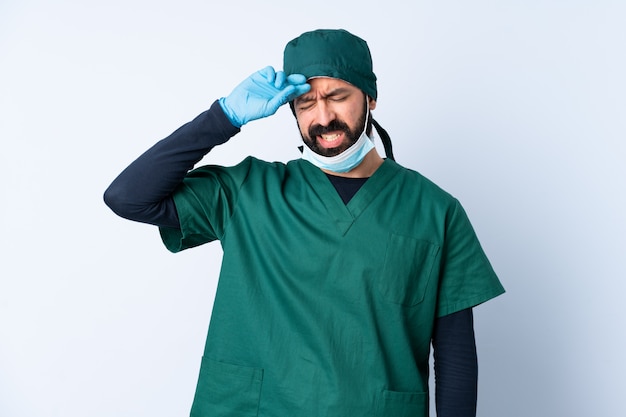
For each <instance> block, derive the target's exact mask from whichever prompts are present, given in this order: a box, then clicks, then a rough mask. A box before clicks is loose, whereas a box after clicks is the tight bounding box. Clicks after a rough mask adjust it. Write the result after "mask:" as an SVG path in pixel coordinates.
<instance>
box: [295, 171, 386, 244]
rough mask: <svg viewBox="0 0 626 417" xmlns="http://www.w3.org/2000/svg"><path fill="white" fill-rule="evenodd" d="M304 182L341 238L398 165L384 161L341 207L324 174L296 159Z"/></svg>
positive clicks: (338, 197) (340, 200)
mask: <svg viewBox="0 0 626 417" xmlns="http://www.w3.org/2000/svg"><path fill="white" fill-rule="evenodd" d="M299 161H300V166H301V167H302V174H303V176H304V180H305V181H306V182H307V183H308V184H309V185H310V186H311V188H313V190H314V191H315V192H316V193H317V194H318V196H319V198H320V200H321V201H322V203H323V204H324V206H325V207H326V210H327V211H328V213H329V214H330V216H331V218H333V220H334V221H335V223H336V224H337V227H338V229H339V232H340V233H341V234H342V235H345V234H346V233H347V232H348V230H350V227H352V225H353V224H354V222H355V221H356V219H358V218H359V216H360V215H361V214H362V213H363V211H365V209H366V208H367V206H369V204H370V203H371V202H372V201H373V200H374V198H376V196H377V195H378V194H379V192H380V190H381V189H382V188H383V187H384V186H385V185H386V184H388V183H389V182H390V181H391V179H392V178H393V175H394V172H396V171H397V169H398V165H397V164H396V163H395V162H393V161H391V160H390V159H385V160H384V161H383V163H382V164H381V165H380V166H379V167H378V169H377V170H376V171H375V172H374V174H372V176H371V177H370V178H368V180H367V181H365V184H363V186H362V187H361V188H360V189H359V190H358V191H357V192H356V194H355V195H354V196H353V197H352V199H351V200H350V201H349V202H348V204H344V202H343V200H342V199H341V197H340V196H339V193H338V192H337V190H336V189H335V187H334V186H333V185H332V183H331V182H330V179H328V177H326V174H324V172H323V171H322V170H321V169H319V168H317V167H316V166H314V165H313V164H311V163H310V162H307V161H304V160H299Z"/></svg>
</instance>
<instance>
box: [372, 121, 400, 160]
mask: <svg viewBox="0 0 626 417" xmlns="http://www.w3.org/2000/svg"><path fill="white" fill-rule="evenodd" d="M372 124H373V125H374V127H375V128H376V131H377V132H378V135H380V139H381V141H382V142H383V146H384V148H385V155H387V158H389V159H391V160H392V161H395V160H396V159H395V158H394V157H393V149H392V147H391V138H390V137H389V133H387V131H386V130H385V129H383V128H382V126H381V125H379V124H378V122H377V121H376V120H374V118H372Z"/></svg>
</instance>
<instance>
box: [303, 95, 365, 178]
mask: <svg viewBox="0 0 626 417" xmlns="http://www.w3.org/2000/svg"><path fill="white" fill-rule="evenodd" d="M369 113H370V112H369V103H368V105H367V110H366V117H365V125H364V126H363V132H362V133H361V136H359V139H358V140H357V141H356V142H355V143H354V144H353V145H352V146H350V147H349V148H348V149H346V150H345V151H343V152H341V153H340V154H339V155H335V156H322V155H320V154H317V153H315V152H313V151H312V150H311V149H310V148H309V147H308V146H306V144H305V145H304V147H303V149H302V159H304V160H305V161H309V162H310V163H312V164H313V165H315V166H316V167H318V168H320V169H324V170H327V171H332V172H339V173H343V172H348V171H351V170H353V169H354V168H356V167H357V166H358V165H359V164H360V163H361V161H363V158H365V155H367V154H368V152H369V151H371V150H372V149H374V141H373V139H370V137H369V136H367V134H366V133H365V131H366V130H367V122H368V121H369Z"/></svg>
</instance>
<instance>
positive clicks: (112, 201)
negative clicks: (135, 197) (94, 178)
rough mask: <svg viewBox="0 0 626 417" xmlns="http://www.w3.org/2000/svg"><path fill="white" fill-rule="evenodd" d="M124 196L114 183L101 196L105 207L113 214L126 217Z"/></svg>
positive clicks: (122, 191)
mask: <svg viewBox="0 0 626 417" xmlns="http://www.w3.org/2000/svg"><path fill="white" fill-rule="evenodd" d="M124 195H125V193H124V190H123V189H120V187H117V186H116V184H115V182H114V183H113V184H111V185H109V188H107V189H106V190H105V191H104V195H103V199H104V204H106V205H107V207H109V208H110V209H111V210H112V211H113V212H114V213H115V214H117V215H118V216H121V217H126V216H125V215H124V213H125V208H126V207H127V203H126V201H127V199H126V198H125V197H124Z"/></svg>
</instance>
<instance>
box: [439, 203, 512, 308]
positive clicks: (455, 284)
mask: <svg viewBox="0 0 626 417" xmlns="http://www.w3.org/2000/svg"><path fill="white" fill-rule="evenodd" d="M454 201H455V204H454V205H453V206H452V208H451V210H450V211H449V215H448V216H447V219H446V231H445V239H444V244H443V248H442V255H441V263H442V264H441V268H440V274H441V275H440V277H439V297H438V302H437V316H438V317H442V316H445V315H448V314H452V313H455V312H457V311H460V310H463V309H466V308H470V307H474V306H476V305H478V304H481V303H483V302H485V301H487V300H490V299H491V298H494V297H496V296H498V295H500V294H502V293H504V287H503V286H502V284H501V283H500V280H499V279H498V277H497V275H496V273H495V271H494V270H493V268H492V266H491V263H490V262H489V260H488V259H487V256H486V255H485V253H484V251H483V249H482V247H481V245H480V242H479V241H478V237H477V236H476V233H475V231H474V229H473V227H472V225H471V223H470V221H469V219H468V217H467V214H466V213H465V211H464V210H463V207H462V206H461V204H460V203H459V202H458V201H456V200H454Z"/></svg>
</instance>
